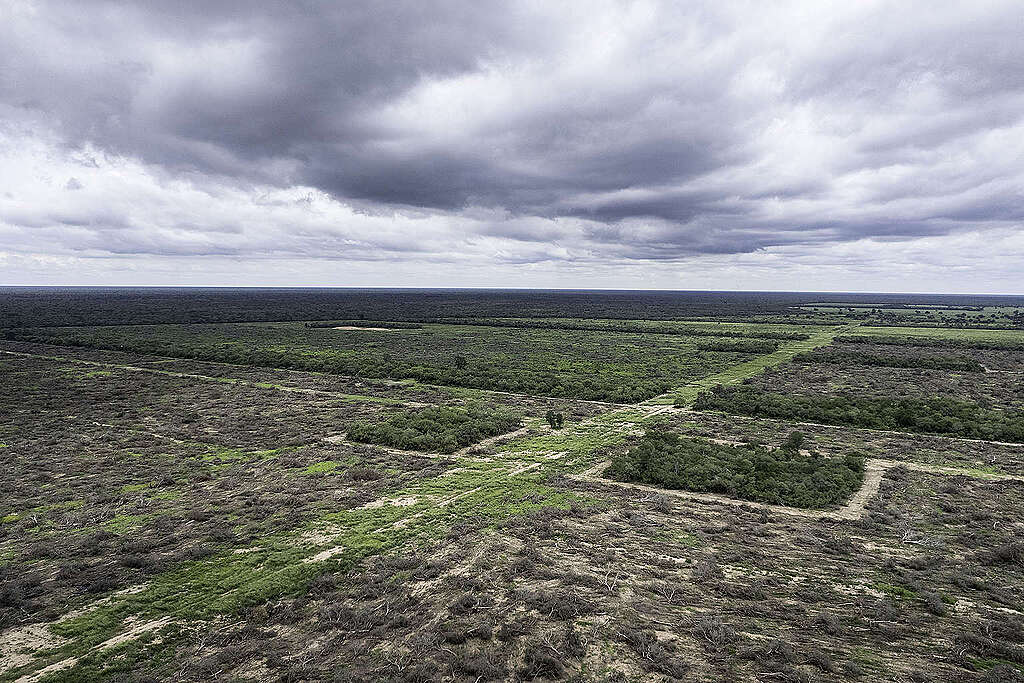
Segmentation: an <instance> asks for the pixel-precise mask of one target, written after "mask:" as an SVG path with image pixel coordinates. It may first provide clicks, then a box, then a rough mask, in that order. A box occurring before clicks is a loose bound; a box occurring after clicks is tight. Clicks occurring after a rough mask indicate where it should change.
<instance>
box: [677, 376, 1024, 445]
mask: <svg viewBox="0 0 1024 683" xmlns="http://www.w3.org/2000/svg"><path fill="white" fill-rule="evenodd" d="M693 407H694V409H695V410H717V411H721V412H725V413H733V414H738V415H750V416H753V417H768V418H774V419H781V420H797V421H801V422H819V423H824V424H837V425H849V426H853V427H865V428H868V429H889V430H899V431H909V432H924V433H933V434H948V435H951V436H959V437H966V438H972V439H986V440H992V441H1008V442H1015V443H1024V411H1021V410H996V409H990V408H984V407H982V406H981V405H979V404H977V403H974V402H972V401H961V400H957V399H954V398H949V397H947V396H930V397H925V398H881V397H877V398H876V397H870V398H868V397H860V396H805V395H800V394H780V393H775V392H769V391H764V390H763V389H759V388H757V387H753V386H749V385H744V386H733V387H724V386H719V387H715V388H714V389H712V390H711V391H708V392H704V393H702V394H701V395H700V396H698V397H697V401H696V402H695V403H694V406H693Z"/></svg>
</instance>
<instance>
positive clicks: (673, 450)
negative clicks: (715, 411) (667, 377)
mask: <svg viewBox="0 0 1024 683" xmlns="http://www.w3.org/2000/svg"><path fill="white" fill-rule="evenodd" d="M802 440H803V435H802V434H800V433H799V432H794V433H793V434H791V435H790V438H789V439H788V440H787V442H786V445H785V446H784V447H783V448H780V449H775V450H769V449H767V448H765V447H763V446H755V445H753V444H750V445H743V446H730V445H723V444H718V443H714V442H712V441H707V440H704V439H697V438H691V437H683V436H680V435H679V434H676V433H673V432H670V431H667V430H665V429H662V428H659V427H652V428H649V429H648V430H647V431H646V433H645V434H644V436H643V438H642V439H641V440H640V441H639V443H637V444H636V445H635V446H634V447H633V448H631V449H629V451H628V452H626V453H625V454H622V455H619V456H617V457H615V458H614V459H613V460H612V463H611V465H610V466H609V467H608V469H607V470H606V471H605V475H606V476H608V477H611V478H612V479H617V480H619V481H626V482H637V483H642V484H651V485H654V486H661V487H664V488H668V489H683V490H686V491H696V492H699V493H720V494H724V495H727V496H730V497H733V498H739V499H741V500H749V501H753V502H758V503H772V504H775V505H788V506H790V507H798V508H807V509H824V508H829V507H834V506H837V505H839V504H841V503H842V502H843V501H845V500H846V499H847V498H849V497H850V496H851V495H852V494H853V492H854V491H856V490H857V488H859V487H860V485H861V482H862V480H863V478H864V458H862V457H858V456H852V455H846V456H842V457H836V458H824V457H821V456H819V455H816V454H814V453H812V454H811V455H803V454H801V452H800V446H801V443H802Z"/></svg>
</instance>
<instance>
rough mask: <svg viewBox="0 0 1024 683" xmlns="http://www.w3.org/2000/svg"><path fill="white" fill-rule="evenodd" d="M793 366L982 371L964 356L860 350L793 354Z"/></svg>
mask: <svg viewBox="0 0 1024 683" xmlns="http://www.w3.org/2000/svg"><path fill="white" fill-rule="evenodd" d="M793 360H794V361H795V362H797V363H828V364H832V365H871V366H876V367H883V368H925V369H928V370H952V371H957V372H985V366H984V365H982V364H981V363H979V362H978V361H976V360H975V359H973V358H969V357H967V356H942V355H924V354H913V355H906V356H900V355H895V354H889V355H882V354H877V353H864V352H861V351H835V350H832V349H824V350H817V351H810V352H807V353H801V354H798V355H796V356H795V357H794V358H793Z"/></svg>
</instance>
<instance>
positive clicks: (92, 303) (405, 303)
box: [0, 287, 1024, 328]
mask: <svg viewBox="0 0 1024 683" xmlns="http://www.w3.org/2000/svg"><path fill="white" fill-rule="evenodd" d="M821 296H822V295H821V294H801V293H793V292H652V291H585V290H576V291H565V290H562V291H552V290H416V289H281V288H276V289H275V288H246V289H230V288H168V287H151V288H138V289H125V288H97V287H70V288H50V287H5V288H0V328H4V327H37V326H40V327H41V326H50V325H131V324H141V323H146V324H151V323H199V322H262V321H274V320H280V321H284V320H350V319H353V320H358V319H368V320H413V321H424V320H433V319H438V318H460V317H499V318H508V317H517V318H616V319H628V320H638V319H640V320H679V319H685V318H694V317H704V316H708V317H712V318H718V319H723V318H737V317H747V316H751V315H766V314H767V315H783V314H788V313H790V312H792V309H791V308H790V307H792V306H799V305H803V304H807V303H810V302H813V301H815V300H816V299H820V298H821ZM828 298H829V299H830V300H831V301H834V302H838V303H842V302H850V303H857V302H861V303H863V302H865V301H867V302H870V303H875V302H877V303H901V302H915V303H918V304H926V303H928V304H946V305H991V306H1018V305H1024V299H1022V298H1020V297H1016V298H1014V297H976V296H971V297H966V296H942V295H929V296H919V295H915V296H912V297H908V295H899V294H891V295H878V294H870V295H863V294H829V295H828ZM737 319H738V318H737Z"/></svg>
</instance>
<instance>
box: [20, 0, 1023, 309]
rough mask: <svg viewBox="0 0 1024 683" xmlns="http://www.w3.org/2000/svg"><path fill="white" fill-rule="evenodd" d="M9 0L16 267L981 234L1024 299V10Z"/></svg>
mask: <svg viewBox="0 0 1024 683" xmlns="http://www.w3.org/2000/svg"><path fill="white" fill-rule="evenodd" d="M0 7H2V9H0V15H2V16H0V19H2V21H0V67H2V68H0V185H2V186H0V265H4V264H6V265H7V267H8V268H10V269H12V271H11V272H14V271H17V272H18V273H26V274H28V273H31V272H39V271H41V270H47V269H49V271H50V272H53V268H54V263H58V264H64V265H62V266H59V267H58V269H57V270H58V272H60V269H61V268H65V269H70V270H71V271H74V269H75V268H81V269H84V270H83V271H82V272H86V271H89V269H90V268H92V269H93V270H92V271H89V272H95V273H102V271H103V267H101V266H97V265H95V264H99V263H100V262H103V263H106V264H108V267H114V266H112V265H110V264H116V263H120V264H124V263H137V264H142V263H144V262H146V259H171V260H174V259H182V260H186V261H187V260H189V259H191V261H189V262H190V263H193V264H197V263H202V262H205V263H207V264H210V263H213V262H214V261H217V260H218V259H219V261H217V263H218V264H219V265H217V266H216V267H215V268H213V269H212V270H213V271H217V272H221V273H230V272H232V268H231V266H230V264H231V263H235V264H238V263H240V262H242V261H246V260H250V261H251V260H257V261H259V260H262V261H264V262H267V263H269V262H272V261H273V262H275V263H277V264H278V265H277V266H273V267H276V268H279V269H280V268H284V266H283V265H282V264H284V263H286V262H287V263H294V262H303V261H306V262H314V261H323V260H331V261H334V262H336V263H347V264H353V268H352V272H361V273H364V274H366V273H370V272H372V271H371V270H368V268H369V267H370V265H367V264H380V263H382V262H394V263H402V264H407V265H408V267H409V268H410V270H409V272H426V271H424V270H420V271H417V270H416V269H417V268H420V269H422V268H425V267H427V266H430V265H432V264H433V265H436V264H439V263H453V264H460V265H461V266H462V267H464V268H465V269H466V272H480V273H486V272H488V269H490V272H492V273H493V272H501V273H504V275H503V276H502V277H512V276H513V274H515V273H524V272H531V271H529V270H528V269H527V270H524V268H525V267H526V266H530V267H532V268H533V271H532V272H534V273H544V272H548V273H550V272H553V270H554V269H559V268H561V269H563V272H577V273H578V274H580V276H581V277H582V278H583V280H584V281H585V282H581V285H582V284H586V285H587V286H595V285H597V286H600V284H601V283H602V282H603V281H602V280H601V278H602V277H609V278H610V279H608V280H607V284H608V285H609V286H619V285H623V284H626V285H628V284H641V285H643V284H652V285H657V286H673V283H675V284H677V285H678V286H680V287H686V286H697V285H699V284H700V282H703V281H700V282H697V281H694V280H692V279H686V274H693V273H698V272H703V271H708V272H713V271H714V270H715V269H718V272H722V273H725V272H730V273H731V272H734V269H736V268H741V267H745V268H747V269H748V270H747V272H748V273H761V275H758V276H757V277H755V278H754V279H752V280H750V283H751V284H753V285H755V286H756V285H757V283H760V282H764V283H765V284H766V285H767V284H768V283H770V282H772V281H773V280H772V272H773V271H772V268H773V267H774V268H775V271H774V272H775V273H776V275H779V278H778V281H779V282H780V283H785V282H788V279H787V278H793V277H796V275H795V274H796V273H798V272H799V268H802V267H804V265H808V267H809V265H813V264H814V263H818V264H819V265H820V267H821V268H822V269H826V270H829V269H831V270H830V271H829V272H833V273H834V274H835V275H834V277H835V278H837V279H838V281H837V282H835V283H834V285H833V286H831V287H826V288H833V289H844V288H847V289H848V288H852V287H851V284H853V282H854V281H855V280H856V279H857V278H858V277H860V275H858V272H861V271H862V269H863V268H864V267H868V268H869V269H870V267H871V265H872V264H873V263H874V264H875V265H876V266H877V268H876V270H878V271H879V272H881V271H884V270H886V269H891V268H903V269H905V270H906V269H907V268H908V265H907V264H908V263H911V262H912V263H913V264H919V265H921V267H929V266H928V264H932V265H931V266H930V267H931V268H932V270H931V271H929V272H930V273H931V275H929V277H932V278H935V277H939V275H940V270H941V268H943V267H945V266H943V265H941V264H942V263H945V261H943V259H942V258H941V255H940V254H936V255H934V256H935V257H934V258H933V257H930V256H928V254H930V253H931V252H929V251H928V250H929V249H932V250H938V251H940V252H941V251H942V250H944V249H948V248H951V247H952V245H959V248H961V249H962V248H963V245H965V244H977V245H979V246H978V247H976V249H977V251H976V252H975V253H973V254H965V255H964V256H965V258H971V257H974V256H976V257H977V258H985V259H988V260H989V264H988V269H989V271H990V275H991V278H990V279H989V280H987V281H986V282H985V284H984V288H988V289H997V290H1000V289H1001V290H1003V291H1020V285H1019V284H1018V285H1017V286H1016V287H1013V285H1012V281H1013V277H1014V271H1016V269H1017V267H1018V266H1017V265H1016V264H1017V263H1019V262H1020V261H1021V260H1022V259H1024V252H1022V251H1019V249H1020V240H1019V235H1020V233H1021V230H1022V227H1024V190H1022V188H1024V41H1022V40H1021V39H1020V36H1021V33H1022V31H1024V8H1022V7H1021V5H1020V3H1018V2H1013V1H1007V2H973V3H935V2H899V3H897V2H858V3H849V2H847V3H819V2H792V3H753V2H721V1H718V2H707V3H670V2H653V1H649V2H643V1H641V2H602V1H600V0H598V1H594V2H585V3H583V2H581V3H545V2H479V1H470V0H466V1H458V0H449V1H440V2H415V1H408V2H406V1H393V0H381V1H379V2H374V3H354V2H351V3H350V2H342V3H337V2H312V1H302V2H280V3H252V2H241V1H239V2H229V1H226V0H225V1H213V0H207V1H203V2H198V1H196V2H183V1H180V0H178V1H175V2H160V1H157V0H153V1H150V2H133V3H124V2H93V1H90V0H83V1H80V2H74V3H70V2H42V1H40V2H34V1H21V0H6V1H3V0H0ZM972 240H973V241H972ZM986 243H989V244H996V243H999V244H1001V245H1002V251H1000V252H999V253H997V254H994V255H993V254H989V255H988V256H985V254H987V253H988V252H986V251H985V249H984V248H983V246H981V245H984V244H986ZM1007 250H1008V251H1007ZM857 253H859V254H861V255H862V258H863V259H864V260H865V263H862V264H861V265H860V266H854V265H851V263H852V262H853V261H855V258H854V259H853V260H852V261H851V258H850V257H843V256H840V255H842V254H857ZM780 255H785V258H784V259H783V261H784V262H785V264H782V263H780V262H779V257H780ZM912 256H913V259H912V260H911V257H912ZM33 259H35V261H34V262H35V263H36V266H32V263H33ZM90 259H91V260H92V262H93V265H91V266H90V265H88V264H86V265H83V263H84V262H85V261H88V260H90ZM133 259H134V261H133ZM873 259H877V261H873ZM182 262H185V261H182ZM355 264H364V265H362V266H356V265H355ZM801 264H804V265H801ZM936 264H939V265H936ZM195 267H196V268H199V269H200V270H201V269H202V266H201V265H199V266H195ZM268 267H270V266H268ZM288 267H291V266H288ZM916 267H917V266H915V268H916ZM33 268H35V271H33ZM643 268H646V269H648V270H647V271H646V274H645V275H636V276H635V277H634V275H629V273H630V272H631V271H630V269H643ZM781 268H789V269H791V270H790V271H788V274H785V273H782V271H781V270H779V269H781ZM794 268H795V269H797V270H792V269H794ZM218 269H219V270H218ZM360 269H362V270H360ZM474 269H476V270H474ZM566 269H567V270H566ZM581 269H582V270H581ZM173 270H174V268H173V267H168V271H169V272H172V271H173ZM236 270H237V272H238V273H239V274H240V275H239V277H240V278H242V281H240V283H249V280H246V278H250V275H248V274H243V273H250V272H251V271H250V270H249V269H248V266H245V267H238V268H237V269H236ZM313 270H316V268H315V267H314V268H313ZM911 270H914V268H911ZM211 272H212V271H211ZM284 272H285V271H280V273H281V277H283V275H284ZM323 272H329V271H326V270H325V271H323ZM616 272H617V273H619V274H620V275H622V277H615V276H614V275H612V276H608V274H609V273H616ZM637 272H639V271H637ZM623 274H625V275H623ZM651 274H656V275H654V276H653V277H654V280H649V279H645V278H649V277H651ZM24 277H28V278H30V279H31V276H30V275H24ZM220 277H222V278H223V277H224V276H223V275H222V276H220ZM545 277H546V276H543V275H537V276H536V278H535V279H533V280H530V279H529V277H527V281H528V282H529V283H530V284H535V285H543V284H564V283H561V282H557V283H556V282H553V281H551V280H550V278H548V279H545ZM227 278H228V279H229V280H230V275H228V276H227ZM637 278H639V279H637ZM72 279H74V278H72ZM86 279H88V278H86ZM371 279H373V278H371ZM917 281H918V282H921V283H922V286H931V285H927V284H926V283H927V282H929V280H928V279H927V278H926V279H919V280H917ZM878 282H879V283H880V284H879V286H881V283H882V281H881V280H878ZM975 282H978V280H976V279H975ZM53 283H54V284H56V282H53ZM252 283H254V284H255V283H256V282H252ZM278 283H279V284H281V283H282V282H278ZM6 284H18V282H15V281H13V280H12V281H10V282H7V283H6ZM217 284H233V282H224V281H220V282H217ZM323 284H382V285H383V284H391V282H389V281H388V280H387V278H386V277H383V275H382V276H381V277H378V278H376V280H375V281H373V282H367V281H359V282H355V281H352V282H349V281H341V282H324V283H323ZM403 284H479V285H488V284H500V283H492V282H489V281H476V280H473V279H472V278H470V279H469V280H467V281H457V282H454V281H453V282H448V281H442V282H427V281H422V279H420V280H417V279H416V278H413V280H412V281H410V282H409V283H403ZM745 284H746V281H744V280H742V278H741V281H740V285H745ZM969 285H970V283H969V282H966V281H964V282H963V284H962V285H961V284H957V285H955V286H956V287H957V288H960V289H962V290H963V289H966V290H967V291H969V290H970V289H971V287H970V286H969ZM718 286H719V288H728V287H729V286H730V282H722V283H721V284H720V285H718ZM762 286H763V285H762ZM765 288H773V287H767V286H766V287H765Z"/></svg>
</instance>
